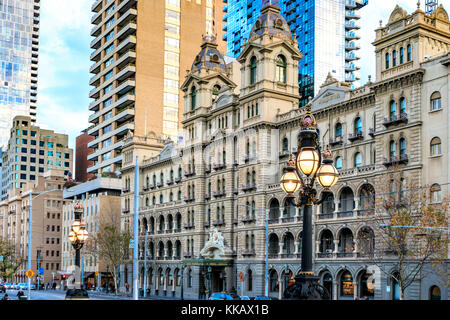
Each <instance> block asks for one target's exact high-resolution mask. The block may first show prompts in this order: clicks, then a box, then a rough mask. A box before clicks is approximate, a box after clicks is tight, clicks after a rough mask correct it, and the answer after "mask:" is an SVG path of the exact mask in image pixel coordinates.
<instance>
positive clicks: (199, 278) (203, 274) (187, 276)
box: [120, 259, 450, 300]
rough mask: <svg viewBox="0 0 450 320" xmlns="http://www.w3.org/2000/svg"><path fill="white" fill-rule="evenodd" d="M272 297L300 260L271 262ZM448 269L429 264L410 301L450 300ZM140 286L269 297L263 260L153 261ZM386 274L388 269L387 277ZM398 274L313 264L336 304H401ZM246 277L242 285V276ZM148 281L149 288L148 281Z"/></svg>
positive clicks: (354, 265)
mask: <svg viewBox="0 0 450 320" xmlns="http://www.w3.org/2000/svg"><path fill="white" fill-rule="evenodd" d="M268 269H269V272H268V286H269V296H271V297H273V298H275V299H282V298H283V292H284V290H285V288H286V286H289V285H292V284H293V283H294V281H295V280H294V278H295V275H297V274H298V273H299V272H300V264H299V263H297V262H289V261H283V262H279V261H277V262H275V261H269V268H268ZM438 269H440V270H448V264H447V265H442V266H439V267H434V268H432V267H431V266H426V267H425V268H424V272H423V279H421V280H417V281H415V282H413V283H412V284H411V285H410V286H409V287H408V288H407V289H406V291H405V299H407V300H439V299H440V300H448V299H449V298H450V293H449V288H448V286H447V282H446V281H447V280H446V279H447V277H448V275H447V274H446V273H445V272H439V271H436V270H438ZM139 270H140V272H139V286H140V288H141V289H144V288H147V289H148V292H149V293H150V294H151V295H156V296H162V297H177V298H180V297H181V296H182V295H183V297H184V298H185V299H205V298H206V297H207V296H208V294H209V293H211V292H227V293H237V294H238V295H244V296H261V295H265V263H264V261H240V260H238V261H234V260H228V261H226V262H224V261H220V262H219V263H217V262H215V263H214V261H208V260H207V259H190V260H184V261H180V262H179V263H166V262H163V261H161V262H160V263H158V262H155V263H153V262H149V263H148V264H147V274H145V272H144V265H143V263H142V264H140V269H139ZM386 271H388V272H387V273H386ZM395 272H396V270H395V269H394V266H393V265H390V264H389V263H387V264H386V265H385V266H383V268H382V270H381V269H380V268H379V267H378V266H376V265H371V264H370V263H368V262H361V261H358V262H355V261H353V262H352V261H345V262H344V261H339V262H338V261H324V262H322V261H321V262H316V263H315V274H316V275H318V276H319V278H320V283H321V284H322V285H323V286H324V287H325V288H326V289H327V290H328V292H329V294H330V298H331V299H332V300H355V299H359V300H398V299H399V298H400V287H399V285H398V283H397V282H396V281H395V278H394V277H391V276H389V275H388V273H390V274H391V275H395ZM241 273H242V275H243V277H242V280H243V281H242V282H241V281H240V280H241V277H239V275H240V274H241ZM144 278H146V284H145V283H144ZM121 279H127V280H126V281H121V283H120V289H121V290H123V291H125V290H126V288H125V283H126V282H128V283H129V284H130V290H131V287H132V286H131V284H132V265H128V266H124V267H122V268H121Z"/></svg>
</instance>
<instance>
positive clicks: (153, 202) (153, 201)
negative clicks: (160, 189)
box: [152, 196, 156, 205]
mask: <svg viewBox="0 0 450 320" xmlns="http://www.w3.org/2000/svg"><path fill="white" fill-rule="evenodd" d="M152 204H153V205H155V204H156V197H155V196H153V198H152Z"/></svg>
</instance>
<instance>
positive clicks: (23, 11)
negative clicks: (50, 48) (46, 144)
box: [0, 0, 41, 146]
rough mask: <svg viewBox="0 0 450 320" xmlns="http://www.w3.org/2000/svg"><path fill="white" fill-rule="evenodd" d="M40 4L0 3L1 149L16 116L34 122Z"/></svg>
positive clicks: (15, 0)
mask: <svg viewBox="0 0 450 320" xmlns="http://www.w3.org/2000/svg"><path fill="white" fill-rule="evenodd" d="M40 2H41V1H40V0H1V1H0V146H5V145H6V143H7V142H8V140H9V135H10V128H11V125H12V120H13V118H14V117H15V116H16V115H24V116H30V117H31V119H32V121H33V122H35V121H36V112H37V82H38V56H39V21H40V19H39V18H40Z"/></svg>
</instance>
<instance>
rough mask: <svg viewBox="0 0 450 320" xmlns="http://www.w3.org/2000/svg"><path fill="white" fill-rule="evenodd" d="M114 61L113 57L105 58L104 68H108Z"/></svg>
mask: <svg viewBox="0 0 450 320" xmlns="http://www.w3.org/2000/svg"><path fill="white" fill-rule="evenodd" d="M113 62H114V57H111V58H109V59H108V60H106V62H105V68H108V67H109V66H110V65H112V64H113Z"/></svg>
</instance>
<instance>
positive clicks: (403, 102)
mask: <svg viewBox="0 0 450 320" xmlns="http://www.w3.org/2000/svg"><path fill="white" fill-rule="evenodd" d="M400 115H402V116H404V115H406V99H405V98H401V99H400Z"/></svg>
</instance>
